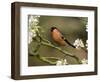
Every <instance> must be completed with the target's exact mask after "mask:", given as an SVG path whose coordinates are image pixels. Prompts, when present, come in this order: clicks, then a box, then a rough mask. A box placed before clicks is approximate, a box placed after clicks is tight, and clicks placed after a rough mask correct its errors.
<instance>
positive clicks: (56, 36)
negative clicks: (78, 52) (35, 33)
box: [51, 27, 76, 48]
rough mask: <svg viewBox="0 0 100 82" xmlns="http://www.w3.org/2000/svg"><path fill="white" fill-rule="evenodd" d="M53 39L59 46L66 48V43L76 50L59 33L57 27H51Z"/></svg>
mask: <svg viewBox="0 0 100 82" xmlns="http://www.w3.org/2000/svg"><path fill="white" fill-rule="evenodd" d="M51 37H52V39H53V40H54V41H55V42H56V43H57V44H59V45H61V46H65V45H66V43H67V44H68V45H70V46H71V47H73V48H76V47H75V46H74V45H72V44H71V43H70V42H69V41H68V40H67V39H66V38H65V37H64V36H63V35H62V34H61V32H60V31H59V29H58V28H56V27H51Z"/></svg>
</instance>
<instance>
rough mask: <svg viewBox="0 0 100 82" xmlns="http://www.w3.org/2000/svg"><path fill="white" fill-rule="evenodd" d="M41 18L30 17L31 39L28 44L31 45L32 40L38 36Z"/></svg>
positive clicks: (29, 38)
mask: <svg viewBox="0 0 100 82" xmlns="http://www.w3.org/2000/svg"><path fill="white" fill-rule="evenodd" d="M39 17H40V16H37V15H29V20H28V23H29V37H28V43H29V44H30V43H31V42H32V38H35V37H36V36H37V32H38V28H39V26H38V24H39Z"/></svg>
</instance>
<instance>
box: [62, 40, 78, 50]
mask: <svg viewBox="0 0 100 82" xmlns="http://www.w3.org/2000/svg"><path fill="white" fill-rule="evenodd" d="M64 40H65V42H67V44H69V45H70V46H71V47H73V48H76V47H75V46H74V45H73V44H71V43H70V42H69V41H68V40H67V39H64Z"/></svg>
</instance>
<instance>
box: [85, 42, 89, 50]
mask: <svg viewBox="0 0 100 82" xmlns="http://www.w3.org/2000/svg"><path fill="white" fill-rule="evenodd" d="M85 46H86V47H87V49H88V40H86V45H85Z"/></svg>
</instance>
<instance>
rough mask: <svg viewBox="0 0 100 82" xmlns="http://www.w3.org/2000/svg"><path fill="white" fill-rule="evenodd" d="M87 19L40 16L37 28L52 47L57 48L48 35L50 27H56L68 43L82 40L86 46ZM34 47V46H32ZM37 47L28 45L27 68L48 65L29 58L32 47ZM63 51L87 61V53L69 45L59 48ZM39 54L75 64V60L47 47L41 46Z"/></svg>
mask: <svg viewBox="0 0 100 82" xmlns="http://www.w3.org/2000/svg"><path fill="white" fill-rule="evenodd" d="M87 20H88V18H87V17H63V16H40V18H39V26H41V28H42V29H43V31H44V33H43V35H44V37H45V39H48V40H49V41H51V42H52V43H53V44H54V45H56V46H59V45H58V44H56V43H55V42H54V41H53V40H52V38H51V35H50V29H51V27H53V26H54V27H57V28H58V29H59V30H60V31H61V32H62V34H63V35H64V37H65V38H67V39H68V41H69V42H70V43H72V44H73V43H74V41H75V40H76V39H77V38H80V39H82V41H83V43H84V44H86V40H87V32H86V23H87ZM33 45H34V46H33ZM36 45H37V42H32V43H31V44H30V45H29V51H28V52H29V54H28V65H29V66H45V65H50V64H48V63H46V62H43V61H41V60H39V59H38V58H37V57H35V56H30V54H31V53H33V52H32V50H34V47H35V46H36ZM59 47H61V48H62V49H64V50H67V51H68V52H70V53H72V54H74V55H76V56H78V57H79V58H80V59H83V58H86V59H87V53H85V52H84V51H83V50H81V49H80V50H78V49H73V48H72V47H70V46H69V45H66V46H59ZM39 53H40V55H41V56H44V57H59V58H66V59H67V61H68V63H69V64H77V62H76V60H75V59H74V58H72V57H69V56H66V57H65V56H64V54H62V53H61V52H59V51H58V50H56V49H54V48H51V47H47V46H41V47H40V49H39Z"/></svg>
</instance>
